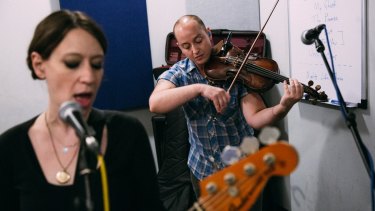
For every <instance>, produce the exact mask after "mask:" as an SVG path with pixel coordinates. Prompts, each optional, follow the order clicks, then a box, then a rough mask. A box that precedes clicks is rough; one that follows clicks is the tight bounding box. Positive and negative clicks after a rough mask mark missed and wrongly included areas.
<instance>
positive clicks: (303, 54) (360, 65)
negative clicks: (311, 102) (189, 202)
mask: <svg viewBox="0 0 375 211" xmlns="http://www.w3.org/2000/svg"><path fill="white" fill-rule="evenodd" d="M288 9H289V17H288V18H289V38H290V43H289V44H290V57H289V58H290V65H291V76H292V77H293V78H297V79H298V80H300V81H301V82H303V83H307V82H308V81H309V80H312V81H314V84H315V85H316V84H319V85H321V87H322V90H323V91H325V92H326V93H327V95H328V98H329V99H331V100H337V96H336V91H335V89H334V86H333V84H332V81H331V78H330V77H329V73H328V70H327V68H326V66H325V64H324V61H323V59H322V55H321V54H320V53H318V52H317V51H316V49H315V44H312V45H305V44H303V43H302V41H301V34H302V33H303V32H304V31H305V30H308V29H311V28H314V27H316V26H317V25H319V24H325V25H326V30H327V32H328V38H329V43H330V46H331V50H332V54H333V61H334V67H335V73H336V80H337V83H338V86H339V88H340V90H341V94H342V96H343V97H344V100H345V101H346V102H350V103H355V104H360V103H363V102H366V98H367V97H366V95H367V93H366V85H367V83H366V47H365V46H366V42H365V38H366V36H365V35H366V31H365V30H366V27H365V26H366V14H365V0H359V1H357V0H356V1H352V0H289V1H288ZM319 39H320V40H321V41H322V42H323V44H324V46H325V51H324V52H325V55H326V57H327V60H328V61H329V65H331V60H330V56H329V49H328V44H327V39H326V36H325V31H324V30H323V31H322V33H321V34H320V36H319ZM331 69H332V67H331Z"/></svg>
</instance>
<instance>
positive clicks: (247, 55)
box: [227, 0, 279, 93]
mask: <svg viewBox="0 0 375 211" xmlns="http://www.w3.org/2000/svg"><path fill="white" fill-rule="evenodd" d="M278 3H279V0H277V1H276V3H275V5H274V6H273V8H272V11H271V13H270V14H269V15H268V18H267V20H266V22H265V23H264V25H263V27H262V29H261V30H260V31H259V32H258V34H257V36H256V37H255V40H254V42H253V44H252V45H251V47H250V50H249V51H248V52H247V54H246V56H245V58H244V60H243V61H242V64H241V66H240V68H239V69H238V70H237V73H236V75H235V76H234V78H233V81H232V83H231V84H230V86H229V88H228V90H227V92H228V93H229V92H230V90H231V89H232V87H233V85H234V82H235V81H236V80H237V78H238V76H239V74H240V72H241V71H242V69H243V67H244V66H245V64H246V63H247V59H248V58H249V56H250V53H251V50H253V48H254V46H255V43H256V42H257V40H258V39H259V36H260V34H262V32H263V30H264V28H265V26H266V25H267V23H268V21H269V20H270V17H271V15H272V13H273V11H274V10H275V8H276V6H277V4H278Z"/></svg>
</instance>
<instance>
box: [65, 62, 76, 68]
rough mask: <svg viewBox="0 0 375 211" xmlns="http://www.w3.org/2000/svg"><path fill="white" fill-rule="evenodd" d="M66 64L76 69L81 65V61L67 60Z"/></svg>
mask: <svg viewBox="0 0 375 211" xmlns="http://www.w3.org/2000/svg"><path fill="white" fill-rule="evenodd" d="M65 66H66V67H67V68H70V69H75V68H77V67H78V66H79V62H65Z"/></svg>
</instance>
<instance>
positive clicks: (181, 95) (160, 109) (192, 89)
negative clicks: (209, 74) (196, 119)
mask: <svg viewBox="0 0 375 211" xmlns="http://www.w3.org/2000/svg"><path fill="white" fill-rule="evenodd" d="M200 95H201V96H203V97H205V98H207V99H209V100H211V101H213V103H214V105H215V108H216V110H217V111H218V112H222V111H224V109H225V108H226V106H227V104H228V102H229V99H230V96H229V94H228V93H226V92H225V90H224V89H221V88H217V87H213V86H209V85H206V84H191V85H187V86H182V87H176V86H175V85H174V84H173V83H171V82H169V81H167V80H163V79H161V80H159V81H158V83H157V84H156V87H155V89H154V91H153V92H152V94H151V96H150V99H149V106H150V111H151V112H154V113H167V112H169V111H172V110H173V109H175V108H177V107H179V106H181V105H183V104H185V103H186V102H188V101H190V100H192V99H194V98H195V97H197V96H200Z"/></svg>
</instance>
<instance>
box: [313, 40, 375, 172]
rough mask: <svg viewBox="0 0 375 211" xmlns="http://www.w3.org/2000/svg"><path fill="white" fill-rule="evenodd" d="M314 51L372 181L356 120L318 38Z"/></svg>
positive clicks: (367, 155)
mask: <svg viewBox="0 0 375 211" xmlns="http://www.w3.org/2000/svg"><path fill="white" fill-rule="evenodd" d="M315 49H316V51H317V52H318V53H320V54H321V56H322V58H323V61H324V64H325V66H326V68H327V70H328V74H329V77H330V78H331V80H332V82H333V85H334V87H335V90H336V94H337V98H338V101H339V105H340V107H341V111H342V114H343V116H344V118H345V121H346V125H347V126H348V127H349V129H350V131H351V132H352V135H353V137H354V140H355V143H356V145H357V148H358V150H359V153H360V155H361V157H362V160H363V163H364V165H365V167H366V170H367V173H368V174H369V177H370V179H372V176H373V175H374V172H372V170H371V169H372V168H370V163H369V162H370V157H369V153H368V151H367V149H366V147H365V145H364V144H363V142H362V139H361V136H360V134H359V132H358V128H357V123H356V120H355V118H356V116H355V114H354V113H353V112H350V111H349V110H348V108H347V107H346V103H345V101H344V98H343V97H342V95H341V91H340V88H339V87H338V86H337V83H336V80H335V76H334V75H333V72H332V70H331V67H330V66H329V64H328V61H327V58H326V56H325V54H324V50H325V47H324V45H323V43H322V41H321V40H320V39H319V38H316V39H315Z"/></svg>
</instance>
